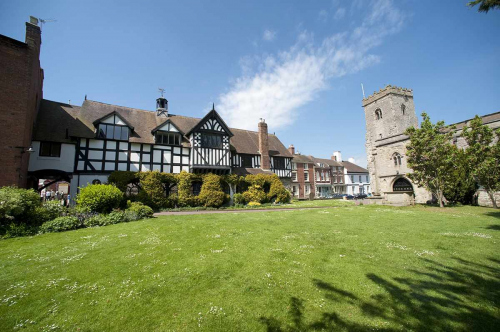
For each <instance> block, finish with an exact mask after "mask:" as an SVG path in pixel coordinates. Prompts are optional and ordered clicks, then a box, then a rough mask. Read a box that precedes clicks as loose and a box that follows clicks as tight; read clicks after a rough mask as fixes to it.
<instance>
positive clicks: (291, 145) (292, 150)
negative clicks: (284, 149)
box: [288, 144, 295, 156]
mask: <svg viewBox="0 0 500 332" xmlns="http://www.w3.org/2000/svg"><path fill="white" fill-rule="evenodd" d="M288 151H289V152H290V153H291V154H292V156H293V155H294V154H295V146H293V144H290V146H289V147H288Z"/></svg>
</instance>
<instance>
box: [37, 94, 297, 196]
mask: <svg viewBox="0 0 500 332" xmlns="http://www.w3.org/2000/svg"><path fill="white" fill-rule="evenodd" d="M32 147H33V150H34V153H33V154H32V155H31V158H30V163H29V173H28V175H29V176H30V177H31V178H32V179H33V180H35V179H46V178H50V179H53V180H54V181H57V180H66V181H70V182H71V186H70V189H71V194H72V195H73V197H74V195H75V194H76V192H77V188H79V187H83V186H85V185H87V184H88V183H104V182H106V181H107V178H108V176H109V174H110V173H111V172H113V171H134V172H138V171H154V170H158V171H160V172H166V173H180V172H181V171H186V172H193V173H215V174H230V173H236V174H240V175H246V174H258V173H268V174H272V173H275V174H277V175H278V176H279V177H280V178H281V179H282V181H283V182H284V183H285V184H286V185H287V186H288V187H289V185H290V179H291V175H292V174H291V172H292V169H291V167H292V163H291V160H292V155H291V154H290V153H289V151H288V150H287V149H286V148H285V146H284V145H283V144H282V143H281V141H280V140H279V139H278V137H277V136H275V135H272V134H268V129H267V123H266V122H265V120H262V119H261V120H260V122H259V123H258V131H249V130H242V129H234V128H229V126H228V125H227V124H226V123H225V122H224V120H223V119H222V118H221V116H220V115H219V114H218V113H217V111H216V110H215V108H214V107H213V108H212V110H210V111H209V112H208V113H207V114H206V115H205V116H204V117H203V118H201V119H199V118H192V117H186V116H181V115H176V114H170V113H169V111H168V101H167V100H166V99H165V98H163V97H162V98H158V100H157V110H156V112H154V111H148V110H140V109H135V108H129V107H123V106H117V105H111V104H105V103H101V102H96V101H91V100H85V101H84V102H83V104H82V106H74V105H68V104H63V103H58V102H53V101H48V100H42V102H41V106H40V110H39V112H38V117H37V121H36V125H35V129H34V134H33V142H32ZM34 182H35V183H37V181H34Z"/></svg>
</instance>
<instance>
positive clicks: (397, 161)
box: [392, 152, 401, 166]
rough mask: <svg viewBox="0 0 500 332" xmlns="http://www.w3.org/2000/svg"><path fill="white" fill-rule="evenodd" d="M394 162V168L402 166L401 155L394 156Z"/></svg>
mask: <svg viewBox="0 0 500 332" xmlns="http://www.w3.org/2000/svg"><path fill="white" fill-rule="evenodd" d="M392 160H393V161H394V166H401V155H400V154H399V153H397V152H396V153H395V154H393V155H392Z"/></svg>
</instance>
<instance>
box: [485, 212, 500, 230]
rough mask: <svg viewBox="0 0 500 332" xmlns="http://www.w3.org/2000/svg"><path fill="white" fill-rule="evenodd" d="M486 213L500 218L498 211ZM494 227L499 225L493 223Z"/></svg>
mask: <svg viewBox="0 0 500 332" xmlns="http://www.w3.org/2000/svg"><path fill="white" fill-rule="evenodd" d="M486 215H487V216H490V217H495V218H498V219H500V211H498V212H497V211H495V212H486ZM494 226H496V227H500V226H499V225H494Z"/></svg>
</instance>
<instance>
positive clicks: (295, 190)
mask: <svg viewBox="0 0 500 332" xmlns="http://www.w3.org/2000/svg"><path fill="white" fill-rule="evenodd" d="M292 196H297V187H296V186H292Z"/></svg>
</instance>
